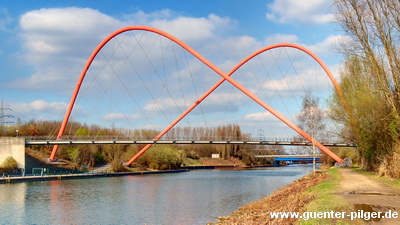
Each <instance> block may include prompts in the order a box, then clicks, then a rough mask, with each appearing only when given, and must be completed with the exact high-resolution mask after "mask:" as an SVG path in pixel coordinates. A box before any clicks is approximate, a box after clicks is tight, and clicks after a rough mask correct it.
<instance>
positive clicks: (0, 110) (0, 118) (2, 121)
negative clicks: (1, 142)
mask: <svg viewBox="0 0 400 225" xmlns="http://www.w3.org/2000/svg"><path fill="white" fill-rule="evenodd" d="M6 111H12V109H10V108H6V107H4V104H3V99H2V100H1V106H0V125H1V132H2V133H4V130H5V129H4V128H5V126H6V125H7V124H11V123H14V122H9V121H7V120H6V118H14V116H13V115H11V114H7V113H6Z"/></svg>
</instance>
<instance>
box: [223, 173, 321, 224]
mask: <svg viewBox="0 0 400 225" xmlns="http://www.w3.org/2000/svg"><path fill="white" fill-rule="evenodd" d="M326 177H327V175H326V174H325V173H314V174H309V175H306V176H304V177H302V178H300V179H298V180H296V181H295V182H293V183H291V184H289V185H287V186H285V187H283V188H281V189H279V190H278V191H276V192H274V193H273V194H271V195H270V196H268V197H265V198H263V199H260V200H257V201H255V202H252V203H249V204H248V205H246V206H243V207H241V208H240V209H239V210H237V211H235V212H233V213H232V214H231V215H230V216H228V217H220V218H219V220H218V221H217V222H216V223H215V224H280V225H285V224H293V223H294V222H295V221H296V219H295V218H287V219H286V218H284V219H283V218H273V219H272V218H271V217H270V214H269V212H303V211H304V206H305V205H307V203H309V202H310V201H312V200H313V199H314V198H315V197H314V196H313V195H311V194H309V193H303V192H305V191H306V190H307V189H309V188H311V187H314V186H315V185H317V184H319V183H321V182H322V181H324V180H325V179H326Z"/></svg>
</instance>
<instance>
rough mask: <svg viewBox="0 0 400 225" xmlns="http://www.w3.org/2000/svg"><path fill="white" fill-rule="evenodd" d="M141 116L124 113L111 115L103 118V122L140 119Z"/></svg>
mask: <svg viewBox="0 0 400 225" xmlns="http://www.w3.org/2000/svg"><path fill="white" fill-rule="evenodd" d="M140 117H141V116H140V115H139V114H127V115H125V114H123V113H109V114H107V115H105V116H104V117H103V120H121V119H128V120H129V119H139V118H140Z"/></svg>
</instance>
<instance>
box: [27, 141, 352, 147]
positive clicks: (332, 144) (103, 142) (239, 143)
mask: <svg viewBox="0 0 400 225" xmlns="http://www.w3.org/2000/svg"><path fill="white" fill-rule="evenodd" d="M104 144H123V145H126V144H223V145H291V146H312V143H311V142H291V141H221V140H213V141H202V140H157V141H153V140H27V141H25V145H104ZM322 144H323V145H324V146H332V147H357V145H355V144H345V143H322Z"/></svg>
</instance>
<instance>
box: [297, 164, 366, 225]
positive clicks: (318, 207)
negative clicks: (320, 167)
mask: <svg viewBox="0 0 400 225" xmlns="http://www.w3.org/2000/svg"><path fill="white" fill-rule="evenodd" d="M326 174H327V176H328V178H327V179H326V180H325V181H324V182H322V183H320V184H318V185H316V186H314V187H312V188H310V189H308V190H307V191H306V193H307V194H308V195H312V196H314V199H313V200H312V201H311V202H310V203H308V204H307V205H306V206H305V207H304V211H306V212H331V211H333V212H351V211H353V207H352V205H351V204H350V203H349V202H348V201H347V200H345V199H344V198H343V197H342V196H340V195H336V194H335V193H337V191H338V188H339V183H340V181H341V180H342V176H341V174H340V171H339V169H338V168H330V169H328V170H327V172H326ZM297 224H301V225H308V224H328V225H329V224H332V225H334V224H364V223H363V222H362V221H354V220H353V221H352V220H350V219H348V218H344V219H319V218H312V219H309V220H298V221H297Z"/></svg>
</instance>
